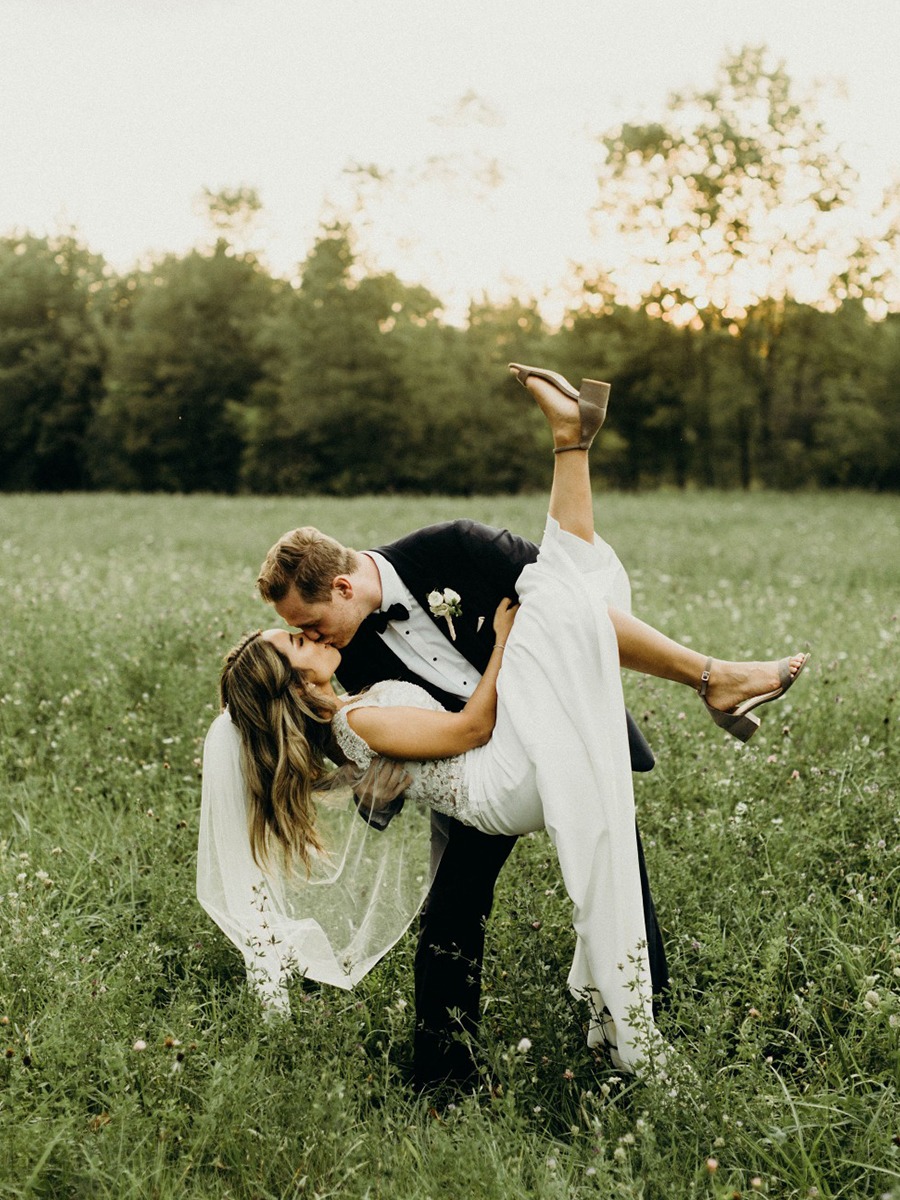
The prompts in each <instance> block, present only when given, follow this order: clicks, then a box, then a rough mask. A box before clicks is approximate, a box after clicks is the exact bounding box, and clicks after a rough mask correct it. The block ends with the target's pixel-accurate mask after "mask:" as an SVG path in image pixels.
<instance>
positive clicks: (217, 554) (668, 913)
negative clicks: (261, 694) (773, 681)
mask: <svg viewBox="0 0 900 1200" xmlns="http://www.w3.org/2000/svg"><path fill="white" fill-rule="evenodd" d="M544 503H545V498H544V497H543V496H540V495H535V496H527V497H519V498H503V499H490V498H475V499H471V500H458V499H453V500H448V499H441V498H431V499H409V498H404V499H392V498H379V499H357V500H325V499H294V500H288V499H277V500H273V499H261V498H245V499H230V498H229V499H225V498H216V497H204V496H200V497H191V498H182V497H162V496H150V497H147V496H143V497H123V496H112V495H90V496H74V495H73V496H61V497H50V496H21V497H20V496H5V497H3V498H2V499H0V551H2V554H0V612H2V631H3V632H2V639H0V738H2V740H0V754H2V774H0V780H2V782H0V1197H47V1198H51V1197H52V1198H53V1200H56V1198H59V1197H90V1198H91V1200H94V1198H107V1197H108V1198H110V1200H122V1198H127V1197H154V1198H156V1197H158V1198H160V1200H163V1198H170V1197H171V1198H173V1200H174V1198H176V1197H210V1198H213V1197H215V1198H225V1197H233V1198H235V1200H237V1198H242V1200H243V1198H246V1200H250V1198H260V1200H270V1198H272V1200H274V1198H276V1197H277V1198H286V1197H310V1198H312V1197H318V1198H320V1200H324V1198H325V1197H354V1198H355V1197H359V1198H360V1200H362V1198H363V1197H368V1198H371V1200H375V1198H380V1197H385V1198H388V1197H389V1198H391V1200H406V1198H409V1200H413V1198H416V1200H426V1198H428V1197H430V1198H432V1200H439V1198H440V1200H457V1198H459V1200H469V1198H481V1197H484V1198H490V1200H494V1198H506V1197H510V1198H513V1197H517V1198H518V1197H538V1198H540V1200H545V1198H547V1200H550V1198H556V1197H559V1198H560V1200H562V1198H568V1197H579V1198H580V1197H597V1198H598V1200H599V1198H602V1200H610V1198H620V1197H621V1198H624V1197H645V1198H647V1200H657V1198H658V1200H663V1198H669V1197H695V1196H696V1197H711V1198H722V1200H725V1198H726V1197H728V1198H734V1197H742V1196H743V1197H750V1196H755V1195H760V1196H768V1197H779V1198H781V1197H800V1198H804V1200H806V1198H812V1197H818V1198H819V1200H826V1198H837V1197H848V1198H850V1197H854V1198H855V1197H862V1196H866V1197H869V1196H872V1197H879V1196H892V1197H900V1109H898V1101H897V1084H898V1073H900V920H898V907H900V903H898V894H900V828H898V826H900V813H898V788H897V777H898V747H897V737H898V736H900V728H898V711H897V710H898V705H900V696H898V682H900V665H898V664H900V653H898V651H900V532H898V530H900V501H898V500H897V498H891V497H875V496H870V495H862V494H847V495H827V496H813V495H799V496H785V495H769V494H758V495H757V494H754V495H743V494H736V493H724V494H713V493H708V494H703V493H695V494H686V495H676V494H666V493H657V494H650V495H644V496H623V495H618V494H616V495H598V496H597V504H596V507H597V515H598V527H599V528H600V530H601V532H603V533H604V534H605V535H606V536H607V537H608V539H609V540H610V541H611V542H612V543H613V545H614V546H615V547H616V548H617V549H618V551H619V553H620V556H621V557H622V559H623V561H624V562H625V564H626V566H627V567H628V569H629V571H630V573H631V578H632V585H633V591H634V607H635V611H636V612H637V613H638V615H640V616H642V617H644V618H645V619H647V620H649V621H651V622H652V623H654V624H656V625H658V626H659V627H660V628H662V629H663V630H665V631H666V632H667V633H670V634H671V635H672V636H674V637H676V638H678V639H681V640H684V641H690V644H691V645H693V646H694V647H696V648H697V649H701V650H706V651H708V652H709V653H710V654H713V655H717V656H720V657H729V658H732V657H733V658H737V657H754V658H762V657H775V656H779V657H780V656H782V655H783V654H786V653H788V652H789V651H791V650H793V649H805V648H809V649H810V650H811V651H812V654H813V657H812V660H811V663H810V666H809V668H808V669H807V672H806V674H805V676H804V678H803V680H802V681H801V682H799V683H798V685H797V687H796V688H794V689H793V690H792V691H791V693H790V694H789V696H787V697H786V699H785V701H784V702H783V703H781V704H779V705H773V706H771V707H769V708H767V709H763V710H762V712H761V715H762V716H763V726H762V729H761V730H760V732H759V733H758V734H757V736H756V737H755V738H754V739H753V741H752V742H750V743H749V745H747V746H741V745H740V744H739V743H737V742H736V741H734V740H733V739H730V738H729V737H728V736H727V735H726V734H724V733H723V732H721V731H720V730H718V729H717V728H716V727H715V726H714V725H713V723H712V722H711V721H710V720H709V719H708V717H707V715H706V714H705V712H704V711H703V708H702V705H701V704H700V702H699V700H698V698H697V697H696V696H694V695H692V694H691V692H690V691H688V690H686V689H684V688H677V687H675V686H674V685H672V684H666V683H661V682H659V681H656V680H650V679H644V678H637V677H634V676H629V677H628V678H627V679H626V691H627V698H628V703H629V706H630V708H631V709H632V711H633V712H634V713H635V715H636V716H637V717H638V719H639V720H640V721H641V723H642V725H643V727H644V729H645V731H646V732H647V735H648V737H649V739H650V741H651V743H652V745H653V747H654V749H655V751H656V754H657V759H658V764H657V768H656V770H655V771H653V772H652V774H651V775H649V776H645V777H641V778H639V779H638V780H637V782H636V797H637V805H638V812H639V818H640V822H641V828H642V833H643V836H644V842H645V847H646V850H647V857H648V862H649V867H650V872H651V878H652V881H653V887H654V893H655V896H656V901H657V906H658V909H659V914H660V919H661V923H662V925H663V929H664V933H665V936H666V942H667V948H668V952H669V957H670V966H671V971H672V977H673V981H674V991H673V997H672V1004H671V1007H670V1010H669V1012H668V1014H667V1015H666V1017H665V1019H664V1029H665V1032H666V1034H667V1036H668V1037H669V1038H670V1039H671V1041H672V1043H673V1044H674V1045H675V1046H676V1047H677V1048H678V1054H679V1057H680V1059H682V1060H683V1061H685V1062H687V1063H689V1064H690V1068H691V1069H690V1070H689V1071H685V1072H684V1074H683V1077H682V1078H681V1079H680V1081H679V1082H678V1083H677V1084H676V1085H675V1086H673V1085H672V1083H671V1081H665V1082H662V1081H656V1080H650V1081H648V1082H635V1081H634V1080H633V1079H630V1078H626V1077H622V1076H620V1075H617V1074H616V1073H615V1072H614V1071H613V1070H611V1068H610V1067H609V1065H608V1063H607V1062H606V1061H604V1060H603V1059H602V1058H601V1059H597V1058H596V1057H595V1056H594V1055H593V1053H592V1052H591V1051H589V1050H588V1049H587V1047H586V1045H585V1042H584V1021H585V1013H584V1012H583V1011H582V1010H581V1009H580V1008H579V1006H578V1005H577V1004H576V1003H575V1002H573V1001H571V1000H570V999H569V998H568V997H567V994H566V991H565V977H566V973H567V970H568V965H569V961H570V957H571V952H572V943H573V938H572V933H571V930H570V924H569V922H570V906H569V903H568V901H567V898H566V896H565V893H564V890H563V888H562V884H561V882H560V877H559V873H558V869H557V866H556V864H555V862H554V860H553V854H552V851H551V848H550V845H549V843H548V841H547V839H546V837H545V835H537V836H532V837H528V838H523V839H521V841H520V843H519V845H518V847H517V848H516V850H515V852H514V854H513V856H512V859H511V860H510V862H509V864H508V865H507V867H506V868H505V870H504V872H503V874H502V875H501V880H500V887H499V890H498V895H497V900H496V906H495V911H494V914H493V916H492V919H491V922H490V927H489V934H488V953H487V958H486V963H485V980H484V1017H483V1030H482V1044H481V1047H480V1052H481V1054H482V1056H483V1060H484V1062H485V1064H486V1070H485V1081H484V1083H483V1085H482V1086H481V1087H480V1088H478V1089H477V1090H475V1091H474V1092H473V1093H471V1094H469V1095H466V1096H457V1097H455V1098H454V1099H452V1101H451V1102H449V1103H448V1102H447V1101H446V1099H445V1100H444V1102H442V1103H440V1104H439V1105H437V1106H434V1105H432V1103H431V1102H430V1101H429V1100H428V1099H422V1098H418V1097H416V1096H414V1095H412V1094H411V1093H410V1092H409V1091H408V1090H407V1089H406V1087H405V1084H404V1082H403V1081H404V1078H405V1075H404V1072H405V1068H406V1066H407V1065H408V1062H409V1058H410V1052H411V1045H412V1025H413V1008H412V952H413V941H414V939H413V936H412V934H410V935H408V936H407V938H406V939H404V941H402V942H401V944H400V945H399V946H398V947H397V949H396V950H395V951H394V952H393V953H392V954H391V955H390V956H389V957H388V958H387V959H386V960H385V961H384V962H383V963H381V964H380V965H379V966H378V968H376V970H374V971H373V972H372V973H371V974H370V975H369V976H368V977H367V978H366V979H365V980H364V981H363V983H362V984H361V985H360V986H359V987H358V988H357V989H356V990H355V991H354V992H350V993H346V992H339V991H336V990H331V989H328V988H318V987H316V986H313V985H306V984H304V983H302V982H301V981H298V982H297V983H296V984H295V985H294V986H293V988H292V1014H291V1016H290V1017H289V1018H288V1019H285V1020H276V1021H270V1022H266V1021H264V1020H262V1018H261V1012H260V1009H259V1007H258V1005H257V1003H256V1001H255V999H254V997H253V996H252V995H251V994H250V993H248V991H247V989H246V987H245V983H244V973H243V965H242V962H241V961H240V959H239V956H238V954H237V952H236V951H235V950H234V949H233V947H232V946H231V945H230V943H228V942H227V941H226V939H225V937H224V936H223V935H222V934H220V932H219V931H218V929H217V928H216V927H215V926H214V925H213V924H212V923H211V922H210V920H209V919H208V918H207V917H206V915H205V913H204V912H203V911H202V910H201V909H200V908H199V906H198V905H197V903H196V900H195V896H194V866H195V847H196V838H197V828H198V815H199V803H200V779H199V764H200V755H201V751H202V743H203V737H204V734H205V732H206V729H207V726H208V725H209V722H210V720H211V719H212V717H213V716H214V714H215V711H216V680H217V675H218V666H219V662H220V659H221V656H222V654H223V653H224V651H225V650H226V649H227V648H228V647H229V646H230V645H231V644H232V642H234V641H235V640H236V639H237V638H238V637H239V635H240V634H241V633H243V632H244V631H245V630H246V629H248V628H257V627H259V626H260V625H263V626H264V625H266V624H268V623H269V622H270V618H269V616H268V610H266V609H265V607H264V606H263V605H262V604H261V602H260V601H259V600H258V598H256V596H255V594H254V580H255V577H256V570H257V567H258V565H259V562H260V560H261V558H262V556H263V554H264V552H265V550H266V549H267V548H268V546H269V545H270V544H271V543H272V542H273V541H274V540H275V538H276V537H277V536H278V535H279V534H280V533H281V532H283V530H285V529H287V528H290V527H292V526H294V525H298V524H307V523H311V524H317V525H320V526H322V527H323V528H326V529H328V530H329V531H330V532H332V533H334V534H335V535H336V536H338V537H339V538H341V539H342V540H344V541H346V542H348V543H350V544H352V545H356V546H359V547H361V548H362V547H365V546H367V545H373V544H377V543H379V542H382V541H387V540H389V539H391V538H392V537H394V536H396V535H398V534H400V533H403V532H406V531H408V530H409V529H411V528H413V527H414V526H417V525H421V524H426V523H429V522H431V521H436V520H443V519H447V518H451V517H454V516H463V515H465V516H472V517H475V518H477V519H480V520H483V521H487V522H489V523H492V524H501V525H507V526H509V527H510V528H513V529H515V530H516V531H518V532H521V533H524V534H526V535H528V536H531V537H533V538H538V537H539V536H540V530H541V527H542V524H543V507H544Z"/></svg>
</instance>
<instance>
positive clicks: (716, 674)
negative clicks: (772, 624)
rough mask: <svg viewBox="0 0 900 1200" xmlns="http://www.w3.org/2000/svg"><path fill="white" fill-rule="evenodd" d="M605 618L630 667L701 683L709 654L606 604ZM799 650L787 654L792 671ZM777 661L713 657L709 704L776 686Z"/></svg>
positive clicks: (728, 705) (723, 705)
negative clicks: (746, 660) (790, 655)
mask: <svg viewBox="0 0 900 1200" xmlns="http://www.w3.org/2000/svg"><path fill="white" fill-rule="evenodd" d="M609 616H610V620H611V621H612V624H613V628H614V629H615V631H616V638H617V640H618V643H619V662H620V663H621V664H622V666H623V667H628V668H629V670H632V671H639V672H640V673H641V674H642V675H655V676H656V677H657V678H658V679H671V680H672V681H673V682H674V683H683V684H685V685H686V686H687V687H689V688H693V689H695V690H696V689H697V688H699V686H700V676H701V675H702V673H703V671H704V669H705V667H706V661H707V658H708V657H709V656H708V655H706V654H700V653H698V652H697V651H696V650H690V649H688V647H687V646H683V645H681V643H680V642H674V641H673V640H672V639H671V638H668V637H666V635H665V634H664V633H660V632H659V630H658V629H654V628H653V626H652V625H647V624H646V622H644V621H641V620H639V619H638V618H637V617H633V616H631V614H630V613H625V612H622V611H621V610H620V609H618V608H613V607H612V606H610V609H609ZM803 658H804V656H803V655H802V654H795V655H794V656H793V657H792V658H791V674H792V675H796V673H797V671H798V670H799V669H800V666H801V664H802V662H803ZM780 682H781V681H780V679H779V674H778V662H777V661H772V662H729V661H724V660H722V659H718V658H714V659H713V661H712V666H711V667H710V673H709V687H708V689H707V693H706V699H707V700H708V701H709V703H710V704H711V705H712V706H713V708H720V709H721V710H722V711H723V712H729V711H730V710H731V709H732V708H734V707H735V706H736V705H738V704H740V703H741V702H742V701H744V700H750V699H751V698H752V697H753V696H762V695H763V694H764V693H765V692H772V691H775V689H776V688H778V687H779V686H780Z"/></svg>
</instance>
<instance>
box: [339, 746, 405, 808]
mask: <svg viewBox="0 0 900 1200" xmlns="http://www.w3.org/2000/svg"><path fill="white" fill-rule="evenodd" d="M411 783H412V775H410V773H409V771H407V770H406V768H405V767H404V765H403V763H401V762H396V761H395V760H394V759H392V758H376V759H373V761H372V762H371V764H370V765H369V767H368V768H367V770H366V771H365V773H364V774H363V775H361V776H360V777H359V779H358V780H357V782H356V785H355V786H354V788H353V794H354V795H355V796H356V799H357V801H358V802H359V804H360V805H361V806H362V807H364V808H367V809H368V810H369V811H370V812H380V811H381V809H383V808H386V807H387V806H388V805H389V804H390V803H391V801H392V800H396V799H397V797H398V796H399V795H400V794H401V792H405V791H406V789H407V788H408V787H409V785H410V784H411Z"/></svg>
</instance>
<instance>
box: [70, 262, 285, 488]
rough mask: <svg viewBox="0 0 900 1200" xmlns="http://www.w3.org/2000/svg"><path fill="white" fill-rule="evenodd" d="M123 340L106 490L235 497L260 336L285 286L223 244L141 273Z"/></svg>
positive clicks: (120, 330)
mask: <svg viewBox="0 0 900 1200" xmlns="http://www.w3.org/2000/svg"><path fill="white" fill-rule="evenodd" d="M135 283H136V286H135V288H134V289H133V291H132V293H131V299H130V301H129V303H128V305H127V308H126V310H125V311H124V314H123V318H122V320H121V322H120V323H119V325H118V326H117V327H116V329H115V331H114V334H113V337H112V346H111V354H110V362H109V370H108V374H107V379H106V396H105V398H104V400H103V402H102V404H101V405H100V408H99V410H98V413H97V417H96V420H95V422H94V425H93V427H92V444H91V453H90V461H91V475H92V478H93V480H94V482H95V483H96V484H99V485H100V486H103V487H114V488H120V489H139V490H144V491H155V490H163V491H198V490H203V491H234V490H235V489H236V487H237V485H238V476H239V469H240V458H241V453H242V436H241V426H240V412H241V409H242V408H243V406H244V405H245V404H246V403H247V400H248V397H249V395H250V393H251V390H252V389H253V387H254V385H255V384H256V383H257V381H258V380H259V379H260V378H261V376H262V370H263V367H262V351H261V348H260V346H259V344H258V333H259V328H260V325H261V324H262V321H263V319H264V317H265V315H266V314H267V313H268V312H269V311H270V310H271V306H272V302H273V295H274V292H275V291H276V285H275V283H274V282H273V281H272V279H271V278H270V277H269V276H268V275H267V274H266V272H265V271H263V270H262V268H261V267H260V265H259V263H258V262H257V260H256V259H255V257H254V256H253V255H243V256H238V255H235V254H234V253H233V251H232V249H231V247H230V246H229V244H228V243H227V242H226V241H225V240H224V239H219V240H218V241H217V243H216V246H215V248H214V249H213V250H212V252H211V253H201V252H199V251H196V250H195V251H192V252H190V253H189V254H187V255H185V256H184V257H182V258H178V257H176V256H174V255H169V256H167V257H166V258H164V259H163V260H162V261H161V262H159V263H157V264H156V265H155V266H154V267H153V268H151V269H150V270H149V271H148V272H146V273H143V274H141V275H139V276H138V277H137V278H136V280H135Z"/></svg>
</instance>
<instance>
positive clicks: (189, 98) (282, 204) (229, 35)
mask: <svg viewBox="0 0 900 1200" xmlns="http://www.w3.org/2000/svg"><path fill="white" fill-rule="evenodd" d="M760 42H764V43H766V44H767V45H768V46H769V47H770V48H771V49H772V50H773V52H774V53H775V54H776V55H777V56H779V57H781V58H783V59H785V60H786V65H787V68H788V70H789V72H790V73H791V74H792V75H793V76H794V78H795V79H796V81H797V82H798V84H799V85H800V87H801V88H806V87H807V86H808V85H809V84H810V83H811V82H812V81H813V80H814V79H817V78H819V79H826V80H830V81H832V82H831V84H830V85H829V88H828V91H827V94H826V95H825V97H824V98H823V100H822V104H821V110H822V112H823V114H824V115H825V117H826V119H827V123H828V125H829V127H830V128H831V129H832V130H833V131H834V132H835V133H836V134H837V135H838V136H839V137H840V138H841V139H842V141H843V142H844V145H845V151H846V154H847V156H848V157H849V158H850V160H851V161H852V162H853V163H854V164H855V165H856V166H857V167H858V168H859V169H860V171H861V172H862V175H863V180H864V185H865V187H866V189H867V190H868V191H869V193H870V194H871V195H873V196H874V194H875V192H876V191H877V189H878V188H880V187H881V186H883V185H885V184H887V183H888V182H889V181H890V179H891V178H892V177H897V175H900V83H898V69H897V64H898V62H900V0H878V2H877V3H873V2H869V0H854V2H853V3H850V2H849V0H741V2H738V0H728V2H725V0H719V2H716V0H707V2H706V3H702V4H701V3H696V2H695V0H679V3H677V4H676V3H672V2H671V0H666V2H665V3H660V2H658V0H630V2H628V3H623V2H620V3H618V4H615V5H613V4H610V3H607V2H606V0H453V2H452V3H446V2H443V0H441V2H438V0H0V233H7V232H9V231H11V230H13V229H24V228H27V229H31V230H32V231H35V232H39V233H43V232H53V231H56V230H59V229H62V228H65V227H67V226H68V225H74V226H75V227H76V228H77V230H78V231H79V233H80V235H81V236H82V237H83V238H84V239H85V240H86V241H87V242H88V244H89V245H90V246H91V247H92V248H94V249H96V250H99V251H101V252H102V253H104V254H105V255H106V256H107V257H108V258H109V259H110V261H111V262H112V263H113V264H114V265H115V266H116V267H117V268H125V267H128V266H130V265H132V264H133V263H134V262H135V260H137V259H138V258H139V257H141V256H143V255H145V254H146V253H148V252H159V251H166V250H175V251H182V250H184V249H186V248H187V247H188V246H190V245H192V244H195V243H196V242H198V241H199V240H200V239H201V238H202V237H203V222H202V219H201V217H200V215H199V213H198V210H197V205H196V197H197V195H198V193H199V192H200V189H201V188H202V187H204V186H206V187H210V188H212V189H217V188H219V187H222V186H235V185H238V184H248V185H252V186H255V187H256V188H258V190H259V193H260V196H261V198H262V201H263V204H264V206H265V214H264V220H263V222H262V224H261V226H260V228H259V230H258V233H257V235H256V242H257V244H258V246H259V247H260V248H262V249H263V251H264V253H265V256H266V258H267V261H268V262H269V264H270V266H271V267H272V269H273V270H276V271H279V272H285V273H286V272H289V271H290V270H291V268H292V266H293V265H294V264H296V263H297V262H298V261H300V260H301V259H302V258H303V256H304V255H305V253H306V251H307V250H308V248H309V245H310V243H311V241H312V239H313V237H314V236H315V232H316V229H317V227H318V225H319V222H320V221H321V219H322V217H323V214H326V213H328V212H330V211H334V208H335V206H337V207H338V208H339V209H341V210H344V209H346V208H347V206H348V205H350V204H351V202H352V197H353V188H352V186H351V184H350V182H349V180H348V178H347V176H346V174H345V173H344V171H345V168H346V167H347V165H348V164H349V163H352V162H358V163H365V164H368V163H373V164H377V165H378V166H379V167H381V168H383V169H385V170H390V171H393V172H394V175H393V176H392V178H393V184H392V186H386V187H385V188H383V189H382V190H381V192H380V193H379V195H378V196H375V197H373V198H372V199H371V201H370V215H371V216H373V217H375V218H376V221H375V223H374V225H373V226H372V227H370V228H368V229H366V230H364V231H363V232H364V237H363V241H364V243H365V244H366V245H368V246H369V247H370V249H371V250H372V253H373V255H375V256H376V258H377V260H378V261H379V262H380V264H381V265H382V266H385V267H389V268H392V269H395V270H397V271H398V273H399V274H401V275H402V276H404V277H405V278H408V279H410V280H413V281H417V282H424V283H426V284H428V285H429V286H431V287H432V288H433V290H435V291H436V292H437V293H438V295H440V296H442V297H443V298H444V299H445V300H447V301H448V305H449V308H450V310H451V311H453V310H454V308H455V307H456V308H458V307H459V305H461V304H462V303H463V301H464V299H465V297H466V296H468V295H470V294H473V293H475V294H477V293H478V292H480V291H481V290H486V291H487V292H489V293H491V294H493V295H498V296H499V295H501V294H502V293H503V291H504V290H505V289H507V288H509V287H516V286H518V287H520V288H523V289H526V290H529V291H537V292H539V291H541V290H542V289H543V288H544V287H551V288H552V287H554V286H556V285H557V283H558V282H559V281H560V280H561V279H563V278H564V277H565V274H566V265H567V262H568V261H569V260H572V259H574V260H578V259H579V257H581V256H582V255H583V254H584V252H585V247H586V245H587V244H588V243H589V232H588V222H587V217H586V214H587V210H588V208H589V206H590V205H591V203H592V202H593V201H594V199H595V191H594V178H595V177H594V173H593V164H595V163H596V160H597V149H596V141H595V139H596V135H597V134H599V133H602V132H603V131H604V130H607V129H609V128H610V127H611V126H613V125H615V124H616V123H617V122H618V121H621V120H623V119H627V120H632V119H638V118H642V117H644V118H647V117H653V116H654V115H656V114H658V113H659V112H660V110H661V108H662V106H663V104H664V102H665V98H666V96H667V94H668V93H669V92H670V91H671V90H673V89H677V88H682V87H686V86H705V85H708V84H710V83H711V82H712V79H713V74H714V71H715V67H716V65H717V63H718V62H719V61H720V59H721V58H722V56H723V54H724V53H725V52H726V50H729V49H732V50H733V49H737V48H739V47H740V46H741V45H742V44H745V43H760ZM467 95H468V96H469V97H470V100H469V103H468V104H465V105H463V106H462V107H460V100H461V98H463V97H465V96H467ZM473 96H474V97H477V100H474V99H472V97H473Z"/></svg>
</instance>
